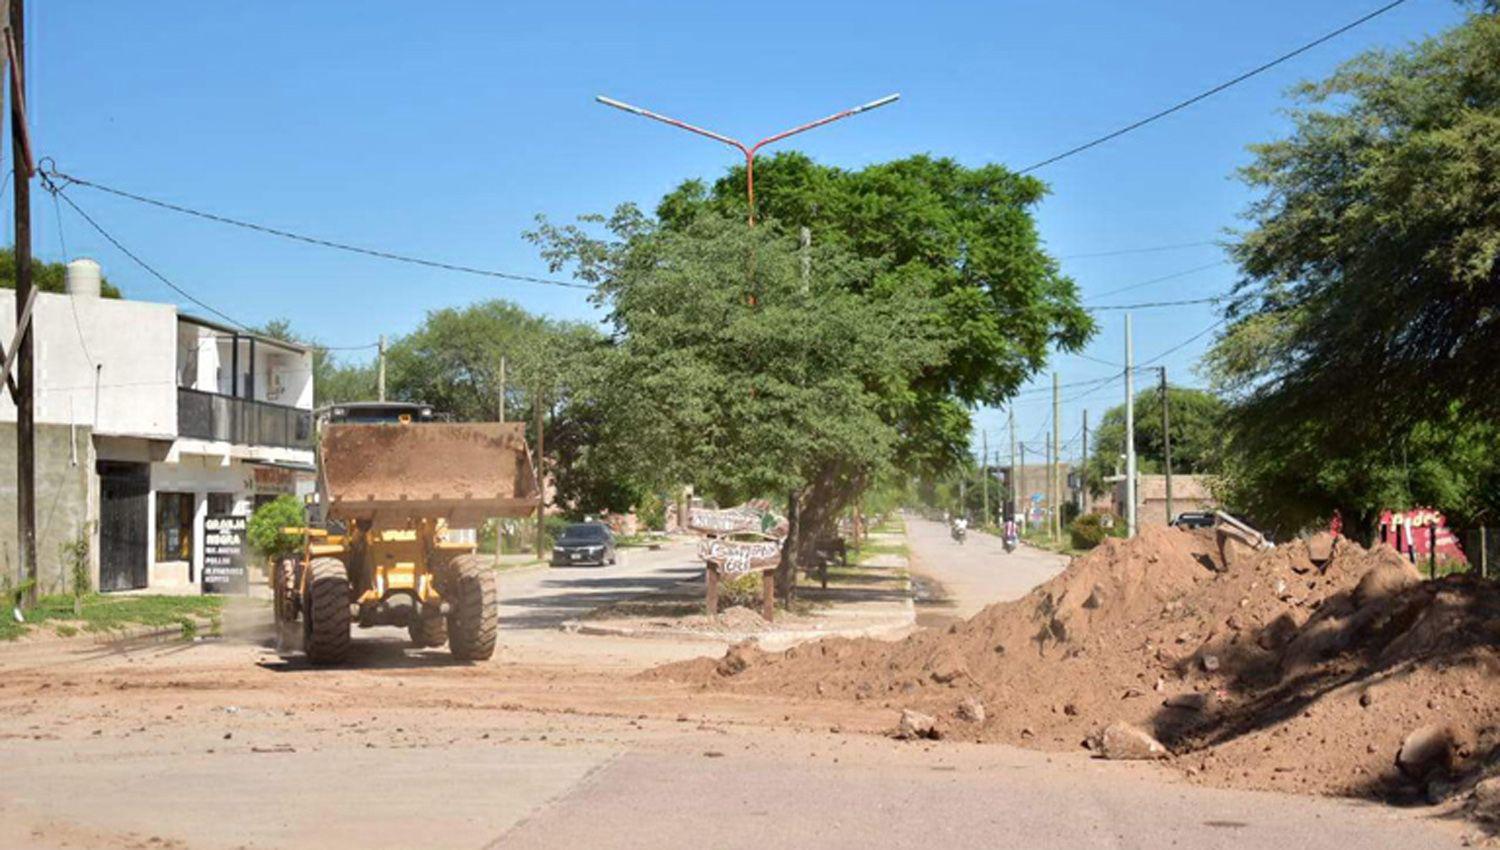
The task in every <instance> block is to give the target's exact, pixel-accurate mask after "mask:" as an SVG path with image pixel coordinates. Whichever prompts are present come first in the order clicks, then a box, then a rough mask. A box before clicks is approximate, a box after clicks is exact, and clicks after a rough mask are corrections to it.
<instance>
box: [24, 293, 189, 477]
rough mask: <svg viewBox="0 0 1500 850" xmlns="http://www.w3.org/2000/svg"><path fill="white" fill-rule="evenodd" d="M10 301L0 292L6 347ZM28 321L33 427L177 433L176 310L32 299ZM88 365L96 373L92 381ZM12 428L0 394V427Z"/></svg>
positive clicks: (106, 300) (139, 303) (143, 304)
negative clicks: (71, 426)
mask: <svg viewBox="0 0 1500 850" xmlns="http://www.w3.org/2000/svg"><path fill="white" fill-rule="evenodd" d="M15 299H16V294H15V291H14V290H9V289H6V290H0V339H4V340H6V341H9V340H10V338H11V335H12V334H13V333H14V332H15V326H16V322H15V313H16V307H15V303H16V301H15ZM75 309H76V321H75ZM32 322H33V326H32V339H33V344H34V346H35V352H36V361H35V362H36V370H35V372H34V378H35V381H36V419H37V421H38V422H46V423H53V424H58V425H68V424H78V425H82V426H89V427H90V428H91V429H92V430H93V431H95V432H98V433H101V434H140V435H150V436H171V435H173V434H176V433H177V375H176V368H177V310H176V308H174V307H172V306H171V305H169V304H150V303H146V302H143V301H124V300H120V299H114V298H90V297H79V298H74V297H72V296H69V295H54V294H51V293H40V294H38V295H37V302H36V306H35V308H34V310H33V313H32ZM95 365H100V366H102V367H103V368H102V369H100V370H99V371H98V373H97V376H96V373H95V368H94V367H95ZM96 377H97V393H96ZM15 421H16V408H15V405H14V404H12V403H11V400H10V396H9V394H8V393H0V422H11V423H13V422H15ZM9 480H13V479H9Z"/></svg>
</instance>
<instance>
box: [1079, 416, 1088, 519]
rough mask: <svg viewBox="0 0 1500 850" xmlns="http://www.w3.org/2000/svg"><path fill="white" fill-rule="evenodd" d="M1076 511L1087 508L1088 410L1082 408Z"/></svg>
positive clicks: (1083, 510) (1084, 510) (1082, 510)
mask: <svg viewBox="0 0 1500 850" xmlns="http://www.w3.org/2000/svg"><path fill="white" fill-rule="evenodd" d="M1078 491H1079V494H1080V495H1079V497H1078V512H1079V513H1084V512H1086V511H1087V510H1088V498H1089V410H1088V408H1086V407H1085V408H1084V409H1083V460H1082V461H1081V462H1080V463H1079V464H1078Z"/></svg>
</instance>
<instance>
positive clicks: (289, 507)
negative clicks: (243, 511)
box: [245, 495, 307, 562]
mask: <svg viewBox="0 0 1500 850" xmlns="http://www.w3.org/2000/svg"><path fill="white" fill-rule="evenodd" d="M306 524H307V512H306V510H305V509H304V508H303V507H302V502H301V500H299V499H298V498H297V497H296V496H291V495H286V496H277V497H276V498H275V499H273V500H272V501H269V502H266V503H265V504H264V505H261V506H260V507H258V508H256V509H255V513H253V514H251V515H250V521H249V522H247V523H246V524H245V538H246V539H247V540H249V541H250V547H251V548H252V549H254V550H255V551H256V552H257V553H258V554H259V555H260V556H261V557H262V558H265V559H266V560H267V561H273V562H274V561H279V560H281V559H282V558H286V557H289V556H291V555H295V554H297V552H298V551H299V550H300V549H301V548H302V535H300V534H287V533H286V532H285V531H284V529H287V528H300V527H302V526H305V525H306Z"/></svg>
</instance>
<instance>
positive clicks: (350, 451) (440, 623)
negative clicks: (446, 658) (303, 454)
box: [275, 405, 537, 664]
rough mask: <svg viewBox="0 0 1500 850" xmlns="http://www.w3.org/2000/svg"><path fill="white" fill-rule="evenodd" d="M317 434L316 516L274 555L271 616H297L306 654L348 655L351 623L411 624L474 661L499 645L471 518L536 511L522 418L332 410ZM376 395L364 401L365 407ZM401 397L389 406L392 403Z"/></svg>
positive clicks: (490, 579)
mask: <svg viewBox="0 0 1500 850" xmlns="http://www.w3.org/2000/svg"><path fill="white" fill-rule="evenodd" d="M352 407H356V406H353V405H350V406H345V407H340V408H336V409H335V414H336V416H335V419H334V421H330V422H329V423H327V424H326V425H324V426H323V427H322V428H321V430H320V434H319V443H318V484H319V486H318V491H319V492H318V497H319V499H318V504H317V505H316V506H315V507H314V510H315V513H321V522H317V523H314V527H311V528H308V529H305V532H306V536H305V540H306V543H305V545H304V550H303V554H302V557H301V558H299V559H289V560H287V561H284V562H282V563H281V564H278V565H277V569H276V576H275V587H276V593H275V608H276V617H277V619H278V620H279V621H281V622H287V623H290V622H295V621H297V620H298V619H300V620H301V621H302V646H303V649H304V651H305V652H306V653H307V657H308V659H309V660H310V661H312V662H313V663H316V664H330V663H336V662H339V661H342V660H343V659H344V658H345V656H346V655H347V654H348V651H349V643H350V631H351V628H352V626H354V625H358V626H360V627H370V626H398V627H400V626H404V627H406V629H407V632H408V633H409V634H410V636H411V639H412V642H413V643H414V644H416V645H417V646H420V647H435V646H441V645H443V643H445V642H446V643H447V644H448V648H449V651H451V652H452V653H453V656H454V657H455V658H458V659H462V660H469V661H477V660H483V659H486V658H489V657H490V656H491V655H493V654H494V652H495V640H496V632H497V629H498V604H499V602H498V590H497V586H496V580H495V578H496V576H495V569H494V567H493V565H492V564H491V563H490V561H489V559H488V558H484V557H481V556H479V555H477V554H476V553H475V548H476V539H475V533H474V532H473V531H472V529H474V528H477V527H478V525H479V524H480V523H481V522H483V521H484V520H485V519H488V518H491V517H521V516H526V515H528V514H531V513H532V512H534V511H535V510H536V504H537V496H536V492H537V491H536V478H535V475H534V473H533V470H532V464H531V460H530V456H529V455H528V453H527V450H526V436H525V431H524V428H523V426H522V425H521V424H519V423H444V422H431V421H422V420H421V419H420V418H417V417H414V416H412V415H410V414H406V413H400V414H397V415H393V416H390V417H374V416H368V415H366V416H357V417H356V416H349V417H348V418H346V419H344V420H343V421H340V420H339V418H338V416H337V414H341V413H344V412H345V411H346V410H347V409H348V408H352ZM373 407H374V405H370V406H369V407H367V408H362V409H361V411H360V412H363V413H366V414H368V413H369V411H370V409H372V408H373ZM393 407H396V405H382V407H381V409H382V410H388V409H390V408H393Z"/></svg>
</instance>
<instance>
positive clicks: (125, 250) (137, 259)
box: [42, 174, 250, 331]
mask: <svg viewBox="0 0 1500 850" xmlns="http://www.w3.org/2000/svg"><path fill="white" fill-rule="evenodd" d="M42 179H43V180H44V181H46V182H47V183H49V184H51V181H50V180H47V178H46V175H45V174H44V175H43V177H42ZM55 187H56V184H51V185H50V186H49V187H48V188H49V191H53V192H54V193H55V194H56V195H57V196H58V197H61V198H62V199H63V201H64V202H65V203H66V204H67V205H68V206H70V207H72V208H73V211H74V212H76V213H78V215H79V216H80V217H82V218H83V220H84V221H86V222H88V223H89V226H90V227H92V228H94V230H95V231H97V232H98V233H99V235H100V236H103V237H104V238H105V239H106V240H108V241H109V243H110V244H111V245H113V246H115V247H116V248H118V249H119V251H120V253H122V254H124V255H125V256H127V257H129V258H130V259H131V260H133V261H134V262H135V264H136V265H138V266H140V267H141V268H143V269H145V270H146V271H147V272H148V273H149V274H150V275H151V276H152V277H154V278H156V279H157V280H159V281H161V282H162V283H164V284H166V285H167V287H168V288H169V289H171V290H172V291H173V292H176V293H177V294H178V295H181V296H182V297H183V298H186V299H187V300H189V301H191V302H193V303H194V304H197V305H198V306H199V307H202V308H203V309H205V310H207V311H208V312H210V313H213V314H214V315H215V316H218V317H219V318H221V319H223V320H224V321H226V322H228V323H229V324H231V325H234V326H235V327H238V328H241V329H243V330H246V331H249V330H250V327H249V326H248V325H246V324H245V323H244V322H241V321H239V320H237V319H235V318H234V317H232V316H230V315H229V314H227V313H225V312H224V311H222V310H219V309H218V308H216V307H212V306H209V305H208V304H207V303H205V302H204V301H202V300H201V299H199V298H198V297H197V296H195V295H193V294H192V293H191V292H188V291H187V290H186V289H183V288H182V287H180V286H178V285H177V284H175V283H173V282H172V281H170V280H168V279H167V277H166V275H164V274H162V273H161V272H159V271H157V270H156V269H155V268H153V267H152V266H151V264H150V263H148V262H146V261H145V260H143V259H141V258H140V257H138V256H136V255H135V253H134V252H132V251H131V250H130V249H129V248H126V247H125V246H124V245H122V244H120V240H118V239H116V238H115V237H114V236H111V235H110V233H109V231H107V230H105V229H104V228H103V226H101V225H100V224H99V222H97V221H95V220H94V219H93V217H92V216H90V215H89V214H88V213H86V212H84V211H83V209H82V208H81V207H79V206H78V204H76V203H74V202H73V199H72V198H70V197H68V195H67V193H65V192H63V191H62V190H61V189H60V188H55Z"/></svg>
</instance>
